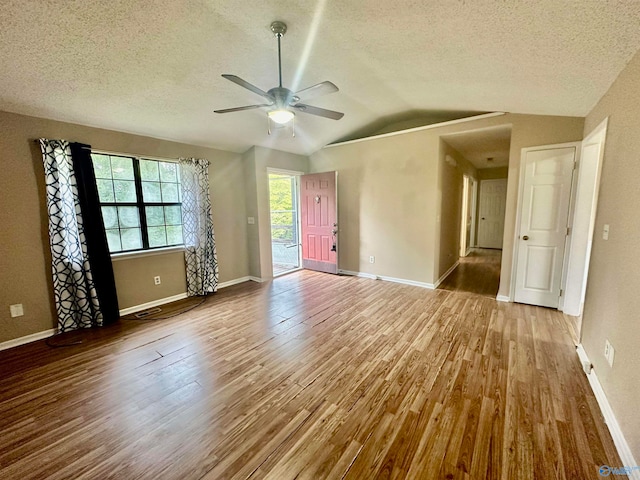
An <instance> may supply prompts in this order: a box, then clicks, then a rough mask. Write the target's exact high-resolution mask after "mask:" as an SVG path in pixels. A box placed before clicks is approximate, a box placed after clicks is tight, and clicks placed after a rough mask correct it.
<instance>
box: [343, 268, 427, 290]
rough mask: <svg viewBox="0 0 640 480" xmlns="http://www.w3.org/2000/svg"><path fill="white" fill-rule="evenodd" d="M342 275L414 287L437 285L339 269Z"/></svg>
mask: <svg viewBox="0 0 640 480" xmlns="http://www.w3.org/2000/svg"><path fill="white" fill-rule="evenodd" d="M338 273H340V274H342V275H350V276H352V277H361V278H369V279H371V280H384V281H385V282H393V283H402V284H404V285H412V286H414V287H422V288H428V289H429V290H433V289H434V288H435V287H434V286H433V284H432V283H425V282H417V281H415V280H407V279H404V278H396V277H387V276H385V275H374V274H372V273H363V272H354V271H352V270H338Z"/></svg>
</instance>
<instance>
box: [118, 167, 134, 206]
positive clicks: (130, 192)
mask: <svg viewBox="0 0 640 480" xmlns="http://www.w3.org/2000/svg"><path fill="white" fill-rule="evenodd" d="M114 175H115V172H114ZM113 189H114V190H115V192H116V202H133V203H135V201H136V185H135V183H134V182H132V181H125V180H114V181H113Z"/></svg>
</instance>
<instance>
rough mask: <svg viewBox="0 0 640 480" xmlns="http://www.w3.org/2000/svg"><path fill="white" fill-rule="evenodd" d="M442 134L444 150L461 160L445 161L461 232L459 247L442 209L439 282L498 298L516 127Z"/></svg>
mask: <svg viewBox="0 0 640 480" xmlns="http://www.w3.org/2000/svg"><path fill="white" fill-rule="evenodd" d="M441 140H442V141H443V143H444V145H443V148H444V149H445V152H449V155H451V156H454V157H455V160H456V161H453V162H452V161H449V162H446V163H447V164H445V165H444V166H443V177H446V178H445V179H444V180H443V196H444V195H445V192H444V188H445V186H446V187H447V190H452V191H447V192H446V195H447V197H448V202H449V203H450V204H451V205H459V207H458V208H456V209H455V210H456V211H451V212H450V213H451V218H455V222H456V225H455V227H456V229H457V232H458V235H457V236H456V237H455V241H456V242H457V245H456V247H457V248H456V249H455V250H454V249H453V248H452V245H451V243H452V242H453V241H454V237H453V236H452V235H451V236H445V235H447V233H446V232H448V231H451V229H453V228H454V227H453V225H451V226H449V225H448V224H447V222H452V221H453V220H449V219H448V218H445V215H444V213H443V215H442V220H441V238H440V242H441V243H440V250H441V252H440V266H439V274H440V279H439V282H440V284H439V288H442V289H446V290H455V291H462V292H468V293H475V294H479V295H486V296H490V297H493V298H495V297H496V295H497V293H498V288H499V286H500V269H501V263H502V241H503V237H504V217H505V206H506V191H507V177H508V174H509V156H510V149H511V127H510V126H508V125H505V126H500V127H491V128H485V129H480V130H472V131H466V132H460V133H455V134H451V135H445V136H443V137H441ZM447 217H449V216H447ZM443 232H444V233H443ZM453 251H455V252H456V253H457V255H456V257H457V258H456V259H455V260H456V264H457V266H455V265H456V264H454V267H453V268H451V267H450V264H451V263H453V260H448V259H449V258H451V257H452V256H451V253H450V252H453ZM443 262H444V264H443ZM447 269H449V270H447Z"/></svg>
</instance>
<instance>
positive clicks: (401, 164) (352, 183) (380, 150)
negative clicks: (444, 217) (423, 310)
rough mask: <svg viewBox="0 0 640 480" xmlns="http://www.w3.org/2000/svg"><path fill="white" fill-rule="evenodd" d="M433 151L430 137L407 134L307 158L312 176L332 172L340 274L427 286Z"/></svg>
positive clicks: (432, 238) (431, 255) (432, 239)
mask: <svg viewBox="0 0 640 480" xmlns="http://www.w3.org/2000/svg"><path fill="white" fill-rule="evenodd" d="M438 148H439V139H438V138H437V137H435V136H425V135H419V134H407V135H395V136H390V137H383V138H378V139H374V140H367V141H364V142H357V143H351V144H346V145H343V146H336V147H330V148H325V149H322V150H320V151H319V152H317V153H315V154H313V155H312V156H311V158H310V169H311V172H313V173H316V172H327V171H333V170H335V171H337V172H338V229H339V232H338V259H339V260H338V262H339V268H340V269H342V270H350V271H356V272H363V273H370V274H374V275H381V276H389V277H395V278H402V279H407V280H413V281H416V282H428V283H430V282H432V280H433V275H434V259H435V251H436V231H435V224H436V209H435V205H436V202H437V187H438ZM369 256H375V258H376V263H375V264H371V263H369Z"/></svg>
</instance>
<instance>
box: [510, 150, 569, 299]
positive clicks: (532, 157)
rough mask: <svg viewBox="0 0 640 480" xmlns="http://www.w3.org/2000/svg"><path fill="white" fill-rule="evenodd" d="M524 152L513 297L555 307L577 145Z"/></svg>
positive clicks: (560, 275) (558, 296)
mask: <svg viewBox="0 0 640 480" xmlns="http://www.w3.org/2000/svg"><path fill="white" fill-rule="evenodd" d="M523 153H524V155H523V164H522V166H523V168H524V178H523V181H522V184H521V185H522V190H521V192H522V197H521V202H520V224H519V229H518V238H517V252H518V253H517V259H516V276H515V278H516V281H515V292H514V301H516V302H520V303H528V304H531V305H540V306H543V307H552V308H557V307H558V300H559V298H560V285H561V280H562V265H563V260H564V249H565V239H566V236H567V221H568V216H569V202H570V199H571V181H572V177H573V170H574V167H575V158H576V147H574V146H571V147H558V148H551V147H550V148H548V149H547V148H544V147H542V148H536V149H525V150H524V151H523Z"/></svg>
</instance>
